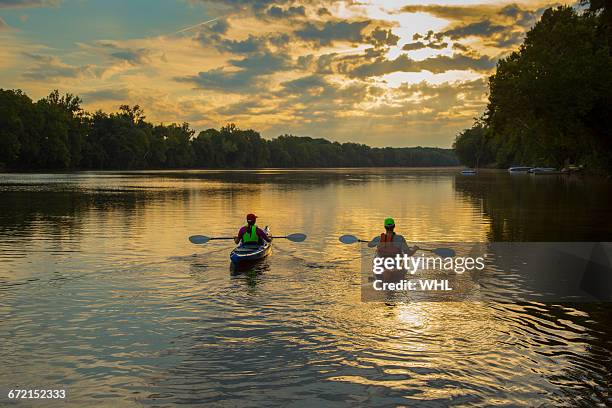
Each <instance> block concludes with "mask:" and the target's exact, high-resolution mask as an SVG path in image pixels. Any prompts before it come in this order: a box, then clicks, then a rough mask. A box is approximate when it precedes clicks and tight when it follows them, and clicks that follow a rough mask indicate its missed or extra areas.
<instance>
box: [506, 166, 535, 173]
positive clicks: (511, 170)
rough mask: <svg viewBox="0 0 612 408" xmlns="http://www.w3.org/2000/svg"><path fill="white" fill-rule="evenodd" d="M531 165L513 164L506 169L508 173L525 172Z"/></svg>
mask: <svg viewBox="0 0 612 408" xmlns="http://www.w3.org/2000/svg"><path fill="white" fill-rule="evenodd" d="M531 169H532V168H531V167H527V166H514V167H510V168H509V169H508V172H509V173H527V172H528V171H529V170H531Z"/></svg>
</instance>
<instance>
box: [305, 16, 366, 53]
mask: <svg viewBox="0 0 612 408" xmlns="http://www.w3.org/2000/svg"><path fill="white" fill-rule="evenodd" d="M369 24H370V21H353V22H349V21H328V22H326V23H324V24H322V25H321V24H314V23H307V24H306V25H304V27H302V28H301V29H299V30H297V31H295V35H296V36H297V37H298V38H300V39H302V40H304V41H310V42H313V43H315V44H317V45H318V46H319V47H323V46H327V45H331V44H333V43H334V42H337V41H347V42H353V43H359V42H362V41H363V40H364V36H363V34H362V31H363V30H364V29H365V28H366V27H367V26H368V25H369Z"/></svg>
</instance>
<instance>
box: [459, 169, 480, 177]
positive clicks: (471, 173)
mask: <svg viewBox="0 0 612 408" xmlns="http://www.w3.org/2000/svg"><path fill="white" fill-rule="evenodd" d="M461 174H462V175H464V176H475V175H476V174H478V173H477V172H476V170H475V169H465V170H461Z"/></svg>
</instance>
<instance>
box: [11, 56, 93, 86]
mask: <svg viewBox="0 0 612 408" xmlns="http://www.w3.org/2000/svg"><path fill="white" fill-rule="evenodd" d="M23 55H24V56H26V57H28V58H29V59H31V60H33V61H34V62H35V64H34V65H32V66H30V67H28V68H26V70H25V71H24V72H23V73H22V76H23V77H25V78H28V79H33V80H40V81H42V80H50V79H58V78H77V77H80V76H82V75H84V74H86V73H90V70H91V69H92V66H91V65H84V66H75V65H69V64H66V63H64V62H62V61H61V60H60V59H59V58H57V57H54V56H48V55H42V54H35V53H28V52H24V53H23Z"/></svg>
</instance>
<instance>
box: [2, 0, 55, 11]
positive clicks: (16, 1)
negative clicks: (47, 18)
mask: <svg viewBox="0 0 612 408" xmlns="http://www.w3.org/2000/svg"><path fill="white" fill-rule="evenodd" d="M59 5H60V0H0V9H2V8H35V7H58V6H59Z"/></svg>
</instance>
